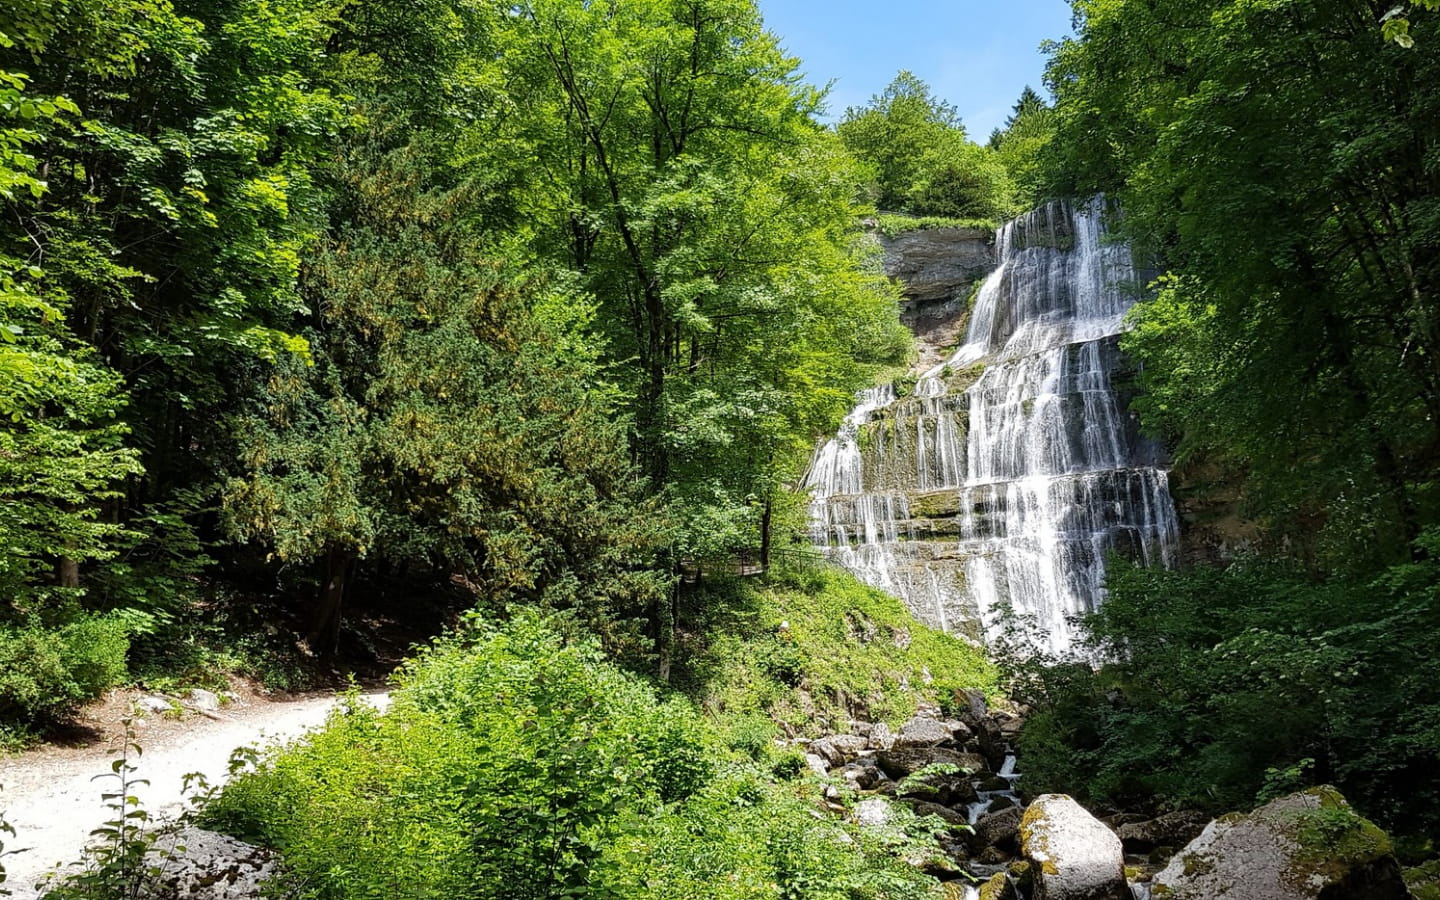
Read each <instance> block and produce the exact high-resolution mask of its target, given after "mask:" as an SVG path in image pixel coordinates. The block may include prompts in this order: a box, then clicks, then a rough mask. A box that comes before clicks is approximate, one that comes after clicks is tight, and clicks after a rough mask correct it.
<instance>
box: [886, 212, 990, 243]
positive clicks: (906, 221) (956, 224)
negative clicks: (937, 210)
mask: <svg viewBox="0 0 1440 900" xmlns="http://www.w3.org/2000/svg"><path fill="white" fill-rule="evenodd" d="M875 221H876V223H877V227H878V228H879V229H880V233H881V234H883V235H885V236H886V237H891V238H893V237H896V236H898V235H901V234H904V233H906V232H907V231H926V230H929V229H931V228H970V229H974V230H976V231H986V232H991V231H994V230H995V228H996V227H997V226H998V225H999V222H998V221H997V220H995V219H973V218H972V219H961V218H955V217H952V216H902V215H896V214H893V213H885V214H882V215H879V216H876V217H875Z"/></svg>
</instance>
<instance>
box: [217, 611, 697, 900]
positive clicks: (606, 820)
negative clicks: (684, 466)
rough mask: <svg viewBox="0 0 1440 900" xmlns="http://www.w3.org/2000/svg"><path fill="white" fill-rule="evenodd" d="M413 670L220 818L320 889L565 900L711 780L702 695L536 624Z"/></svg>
mask: <svg viewBox="0 0 1440 900" xmlns="http://www.w3.org/2000/svg"><path fill="white" fill-rule="evenodd" d="M399 682H400V687H399V690H398V692H397V698H396V701H395V706H394V708H393V710H392V711H391V712H390V713H389V714H388V715H386V716H379V715H377V714H375V713H373V712H369V711H366V710H365V709H363V708H361V707H358V706H354V707H352V708H350V709H349V710H347V711H345V712H343V713H341V714H338V715H337V716H335V717H334V718H333V719H332V721H331V722H330V724H329V726H328V727H327V728H326V730H324V731H323V732H321V733H319V734H316V735H314V736H312V737H311V738H309V739H307V740H306V741H305V742H303V743H301V744H300V745H298V746H296V747H294V748H293V749H291V750H289V751H286V752H284V753H281V754H278V755H275V756H273V757H271V758H270V759H269V760H268V761H266V762H265V763H264V764H263V765H262V766H261V767H260V768H259V769H258V770H257V771H256V772H254V773H252V774H249V775H246V776H243V777H241V778H239V779H238V780H237V781H235V782H234V783H233V784H232V785H231V786H230V787H229V788H227V789H226V791H225V792H224V794H223V795H222V796H221V798H220V799H219V800H218V801H217V802H216V803H215V804H214V805H213V807H212V808H211V810H210V812H209V814H208V815H209V817H210V820H211V821H212V822H213V823H215V824H217V825H220V826H222V827H225V828H226V829H227V830H230V831H233V832H236V833H239V834H241V835H242V836H246V837H250V838H252V839H259V840H262V841H263V842H265V843H268V844H271V845H274V846H278V847H280V848H282V849H283V850H284V851H285V858H286V862H287V864H288V865H289V866H290V868H291V869H292V871H293V872H294V873H295V876H296V877H297V878H299V879H302V880H304V881H305V882H306V883H307V884H309V885H311V886H312V889H314V890H316V891H317V892H318V893H317V896H319V897H334V898H341V897H344V898H350V897H376V898H378V897H396V896H404V897H407V898H425V897H447V898H449V897H498V896H513V897H541V896H552V895H555V896H558V895H560V894H562V893H567V892H575V891H582V890H584V889H585V888H586V886H587V885H588V884H589V883H590V876H591V870H592V869H593V867H594V865H595V863H596V860H597V859H598V856H599V854H600V853H601V852H602V851H603V849H604V847H606V846H607V845H608V844H609V843H610V842H611V841H612V840H613V839H614V837H615V835H616V834H617V833H619V832H620V831H623V830H624V829H626V828H627V827H628V825H627V823H628V822H629V821H630V820H632V819H633V818H634V817H636V816H641V815H643V814H645V813H646V812H647V811H650V810H653V809H656V808H658V807H660V806H663V805H664V804H666V803H673V802H675V801H678V800H681V799H683V798H684V797H686V796H688V795H690V794H692V793H693V792H694V791H696V790H697V789H698V788H699V787H700V786H701V785H703V784H704V783H705V782H706V781H707V780H708V778H709V775H710V771H711V770H710V759H709V756H708V753H707V749H706V736H705V734H704V732H703V730H702V726H701V723H700V720H699V718H698V717H697V716H696V715H695V713H694V711H693V710H692V709H691V708H690V707H689V705H688V704H686V703H684V702H683V701H681V700H669V701H660V700H658V699H657V698H656V696H655V694H654V692H653V691H652V690H650V689H649V688H648V687H646V686H645V685H644V684H642V683H641V682H640V681H638V680H637V679H635V678H634V677H633V676H629V675H626V674H624V673H622V672H620V671H618V670H617V669H615V668H614V667H613V666H610V665H608V664H606V663H605V662H603V660H602V659H601V657H600V655H599V651H598V650H597V649H596V647H595V646H594V645H592V644H590V643H581V642H574V643H569V644H566V643H563V642H562V640H561V639H560V638H559V637H558V635H557V634H556V633H555V632H554V631H552V630H551V629H550V628H548V627H547V626H546V625H544V624H543V623H541V622H539V621H537V620H534V619H524V620H521V621H518V622H516V623H514V624H512V625H511V626H509V627H508V628H506V629H504V630H500V631H495V630H489V629H485V628H483V627H480V626H475V627H474V628H472V629H471V630H470V631H468V632H467V633H465V634H464V635H462V636H457V637H453V638H449V639H447V640H443V641H441V642H439V643H438V644H437V645H436V646H435V648H433V649H432V650H430V651H429V652H426V653H424V654H422V655H421V656H420V657H418V658H417V659H416V660H414V661H413V662H411V663H410V664H409V665H407V666H406V668H405V669H404V671H403V672H402V673H401V674H400V677H399Z"/></svg>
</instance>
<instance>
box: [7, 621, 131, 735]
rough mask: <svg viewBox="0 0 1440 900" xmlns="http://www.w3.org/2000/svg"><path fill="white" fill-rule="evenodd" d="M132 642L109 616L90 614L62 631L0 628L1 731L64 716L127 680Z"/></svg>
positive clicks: (28, 626)
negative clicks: (7, 726)
mask: <svg viewBox="0 0 1440 900" xmlns="http://www.w3.org/2000/svg"><path fill="white" fill-rule="evenodd" d="M129 646H130V641H129V638H128V636H127V635H126V631H125V626H124V624H123V623H122V622H120V621H119V620H118V619H116V618H114V617H110V616H96V615H86V616H82V617H80V618H78V619H76V620H74V621H72V622H70V623H69V624H66V625H64V626H62V627H60V628H58V629H52V628H46V627H44V626H42V625H39V624H26V625H0V727H4V726H5V725H10V726H22V727H24V726H30V725H36V724H41V723H44V722H47V721H53V720H54V719H56V718H58V717H60V716H63V715H64V714H65V713H67V712H70V711H71V710H73V709H74V708H75V707H76V706H78V705H79V704H81V703H83V702H84V701H86V700H89V699H92V698H94V697H97V696H99V695H100V693H101V692H102V691H104V690H105V689H107V688H109V687H112V686H113V685H115V684H118V683H119V682H120V681H122V680H123V679H124V678H125V653H126V651H127V650H128V649H129Z"/></svg>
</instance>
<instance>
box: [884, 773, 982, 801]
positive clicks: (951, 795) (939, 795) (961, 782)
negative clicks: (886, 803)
mask: <svg viewBox="0 0 1440 900" xmlns="http://www.w3.org/2000/svg"><path fill="white" fill-rule="evenodd" d="M900 796H902V797H909V798H914V799H917V800H929V801H930V802H931V803H939V804H940V805H941V806H951V807H958V806H966V805H968V804H971V803H974V802H975V801H976V800H978V799H980V796H979V794H977V793H975V785H973V784H972V783H971V782H970V779H969V778H968V777H966V776H965V775H959V774H956V775H950V774H941V773H938V772H936V773H931V774H927V775H916V776H913V777H911V778H907V779H906V780H905V789H904V790H903V791H901V792H900Z"/></svg>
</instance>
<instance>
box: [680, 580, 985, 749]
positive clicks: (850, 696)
mask: <svg viewBox="0 0 1440 900" xmlns="http://www.w3.org/2000/svg"><path fill="white" fill-rule="evenodd" d="M704 600H705V605H706V607H707V608H710V609H713V610H715V614H716V617H715V620H714V621H712V622H710V623H708V627H706V628H705V629H704V631H703V633H704V634H705V635H707V638H706V641H705V644H704V646H703V647H700V648H696V649H694V650H693V651H692V652H691V654H690V655H689V658H688V659H687V660H685V666H684V668H683V669H682V670H681V671H680V673H679V679H678V684H679V685H680V687H681V688H682V689H683V690H684V691H685V692H686V693H687V694H689V695H690V696H691V697H692V699H694V700H695V702H696V703H697V704H698V705H699V706H700V707H701V709H703V710H705V711H706V712H707V713H709V714H710V715H711V716H713V717H714V718H715V719H717V720H718V721H722V722H723V721H726V720H728V719H730V718H732V717H737V716H750V715H755V714H756V713H762V714H764V715H766V716H768V717H770V718H771V719H773V720H774V721H776V722H777V723H780V724H781V725H782V726H783V727H785V728H786V729H787V730H789V731H791V732H795V733H810V734H818V733H820V732H823V731H827V730H833V729H837V728H843V727H844V726H845V724H846V723H847V722H848V721H849V719H850V718H852V717H854V718H869V719H872V720H883V721H887V722H889V723H891V724H898V723H899V722H902V721H904V720H905V719H907V718H909V717H910V716H912V715H913V714H914V713H915V709H916V706H917V704H919V703H920V702H921V701H928V702H931V703H936V704H938V705H940V706H941V707H950V706H951V705H952V704H953V703H955V701H956V697H957V694H958V693H959V692H961V691H963V690H965V689H970V688H978V689H980V690H984V691H986V692H991V691H993V690H994V689H995V684H996V681H995V678H996V675H995V672H994V670H993V669H992V667H991V666H990V664H989V663H988V662H987V661H986V659H985V656H984V654H983V652H982V651H981V650H979V649H978V648H975V647H972V646H971V645H969V644H967V643H966V642H964V641H962V640H960V639H958V638H955V637H952V636H950V635H948V634H944V633H942V632H939V631H936V630H934V629H932V628H928V627H926V626H924V625H922V624H920V623H919V622H917V621H915V619H914V618H913V617H912V616H911V615H910V614H909V612H908V611H907V610H906V609H905V607H904V605H903V604H902V603H901V602H900V601H899V600H897V599H896V598H894V597H891V596H889V595H888V594H885V593H882V592H880V591H877V590H875V589H873V588H871V587H868V586H866V585H864V584H862V583H861V582H860V581H858V580H856V579H855V578H854V577H853V576H851V575H849V574H848V573H845V572H842V571H840V570H838V569H830V568H823V569H813V570H802V571H788V572H783V573H780V574H778V575H775V576H772V577H771V578H770V579H769V580H767V581H759V582H757V581H745V582H729V583H721V584H718V585H714V586H712V587H711V588H710V589H709V593H708V596H706V597H705V598H704Z"/></svg>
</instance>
